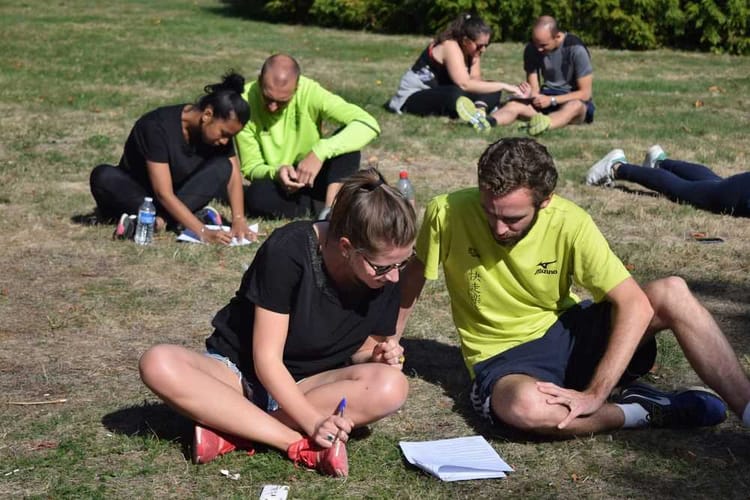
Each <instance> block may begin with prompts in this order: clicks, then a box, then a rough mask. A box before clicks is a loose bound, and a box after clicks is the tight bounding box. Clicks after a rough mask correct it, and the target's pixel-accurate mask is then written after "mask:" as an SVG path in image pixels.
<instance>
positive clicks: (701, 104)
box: [695, 99, 703, 108]
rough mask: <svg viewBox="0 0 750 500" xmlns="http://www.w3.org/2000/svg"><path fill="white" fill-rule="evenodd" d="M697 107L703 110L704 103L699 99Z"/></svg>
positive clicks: (696, 102)
mask: <svg viewBox="0 0 750 500" xmlns="http://www.w3.org/2000/svg"><path fill="white" fill-rule="evenodd" d="M695 107H696V108H702V107H703V101H701V100H700V99H698V100H697V101H695Z"/></svg>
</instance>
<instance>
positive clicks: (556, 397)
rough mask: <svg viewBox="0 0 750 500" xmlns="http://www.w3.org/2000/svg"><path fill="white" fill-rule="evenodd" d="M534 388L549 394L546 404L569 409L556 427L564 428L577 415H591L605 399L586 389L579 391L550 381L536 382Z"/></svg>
mask: <svg viewBox="0 0 750 500" xmlns="http://www.w3.org/2000/svg"><path fill="white" fill-rule="evenodd" d="M536 388H537V389H538V390H539V392H542V393H544V394H547V395H548V396H550V397H549V398H547V404H550V405H561V406H565V407H567V408H568V410H569V411H570V413H568V416H567V417H565V418H564V419H563V421H562V422H560V423H559V424H557V428H558V429H564V428H566V427H567V426H568V424H570V423H571V422H572V421H573V420H575V419H576V418H578V417H585V416H587V415H591V414H592V413H594V412H595V411H597V410H598V409H599V408H601V407H602V405H603V404H604V400H605V399H606V398H602V397H600V396H597V395H595V394H591V393H588V392H586V391H584V392H579V391H575V390H573V389H565V388H563V387H560V386H558V385H555V384H553V383H552V382H537V383H536Z"/></svg>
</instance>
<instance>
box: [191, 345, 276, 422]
mask: <svg viewBox="0 0 750 500" xmlns="http://www.w3.org/2000/svg"><path fill="white" fill-rule="evenodd" d="M204 354H205V355H206V356H208V357H209V358H213V359H215V360H217V361H221V362H222V363H223V364H225V365H226V366H227V368H229V369H230V370H232V373H234V374H235V375H237V377H238V378H239V380H240V384H241V385H242V392H243V393H244V394H245V397H246V398H247V399H248V400H249V401H250V402H251V403H253V404H254V405H255V406H257V407H259V408H262V409H263V410H265V411H266V413H273V412H275V411H276V410H278V409H279V403H278V401H276V400H275V399H273V397H272V396H271V395H270V394H268V391H266V388H265V387H263V384H261V383H260V382H259V381H258V379H256V378H254V377H253V378H252V379H250V378H248V377H246V376H245V375H243V373H242V372H241V371H240V369H239V368H238V367H237V365H235V364H234V363H233V362H232V360H231V359H229V358H228V357H226V356H224V355H223V354H221V353H219V352H216V351H214V350H213V349H209V350H208V351H207V352H206V353H204Z"/></svg>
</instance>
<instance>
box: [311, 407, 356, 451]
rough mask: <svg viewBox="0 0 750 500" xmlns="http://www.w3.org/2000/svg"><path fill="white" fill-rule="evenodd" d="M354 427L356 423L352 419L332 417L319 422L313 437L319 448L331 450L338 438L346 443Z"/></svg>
mask: <svg viewBox="0 0 750 500" xmlns="http://www.w3.org/2000/svg"><path fill="white" fill-rule="evenodd" d="M353 427H354V422H352V420H351V419H350V418H347V417H346V416H343V417H340V416H338V415H330V416H328V417H326V418H324V419H323V420H321V421H320V422H318V424H317V425H316V426H315V432H314V433H313V434H312V435H311V437H312V438H313V440H314V441H315V443H316V444H317V445H318V446H321V447H323V448H330V447H331V445H333V442H334V441H335V440H336V438H338V439H339V441H343V442H344V443H346V442H347V441H348V440H349V433H350V432H351V431H352V428H353Z"/></svg>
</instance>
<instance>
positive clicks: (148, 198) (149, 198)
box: [143, 196, 154, 201]
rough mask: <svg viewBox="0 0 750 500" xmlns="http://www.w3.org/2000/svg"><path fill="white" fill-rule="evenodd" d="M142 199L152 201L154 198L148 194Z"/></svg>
mask: <svg viewBox="0 0 750 500" xmlns="http://www.w3.org/2000/svg"><path fill="white" fill-rule="evenodd" d="M143 200H144V201H154V199H153V198H151V197H150V196H146V197H145V198H143Z"/></svg>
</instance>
